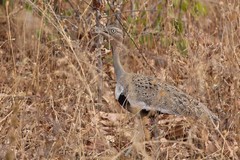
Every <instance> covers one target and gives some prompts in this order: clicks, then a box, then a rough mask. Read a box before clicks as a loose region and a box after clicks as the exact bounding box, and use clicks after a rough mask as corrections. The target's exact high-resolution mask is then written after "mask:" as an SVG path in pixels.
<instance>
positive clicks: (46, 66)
mask: <svg viewBox="0 0 240 160" xmlns="http://www.w3.org/2000/svg"><path fill="white" fill-rule="evenodd" d="M27 2H28V4H29V5H28V6H31V8H32V9H30V10H29V9H26V8H28V7H26V5H25V4H24V3H23V2H15V3H14V5H13V6H11V5H7V6H3V5H1V6H0V66H1V67H0V73H1V76H0V135H1V136H0V159H8V160H11V159H143V158H144V156H145V157H146V155H144V154H142V153H140V152H138V150H134V149H133V147H132V143H131V142H132V140H133V133H134V129H133V128H134V127H133V126H134V124H133V122H134V121H133V119H134V116H135V115H132V114H130V113H127V112H126V111H124V110H122V109H121V107H119V105H118V103H116V102H115V100H114V94H113V91H114V89H113V88H114V82H115V81H114V79H115V77H114V73H113V68H112V65H111V55H109V54H104V57H103V62H104V65H103V70H102V71H103V86H104V87H103V95H102V97H103V104H98V103H97V96H98V93H97V88H98V86H97V85H98V84H99V83H98V76H97V75H98V68H97V67H96V63H97V59H98V55H96V54H95V53H96V52H95V51H94V50H95V48H94V38H95V37H94V35H92V34H91V32H90V30H91V27H92V26H94V14H93V13H92V10H91V8H90V7H89V6H88V5H86V4H85V3H83V2H81V3H79V2H78V1H77V0H76V1H72V3H73V4H74V6H75V8H77V7H78V10H79V13H81V14H79V15H80V16H79V17H78V16H76V15H74V14H73V10H71V9H72V8H71V6H70V5H69V3H67V2H56V4H54V5H53V4H51V5H50V4H45V3H41V2H39V3H38V4H33V3H31V2H30V1H27ZM77 2H78V3H77ZM156 3H157V2H156V0H151V1H148V2H147V4H148V5H143V4H144V3H143V1H142V0H140V1H138V5H139V6H138V7H139V9H141V10H144V9H148V7H151V5H152V4H156ZM205 3H206V4H207V6H208V7H207V9H208V13H207V15H205V16H199V17H195V18H194V17H193V16H192V15H190V12H187V13H186V14H184V15H183V19H184V25H185V32H184V34H182V35H181V36H179V35H177V34H176V28H174V27H173V25H172V20H173V19H174V14H176V15H177V13H175V12H171V11H172V10H173V8H172V2H171V1H170V2H168V4H166V6H165V8H164V9H162V10H161V13H157V12H146V13H145V15H144V16H143V17H145V18H146V19H145V20H146V22H139V21H138V22H136V23H129V22H128V16H129V14H130V13H129V12H124V11H125V10H129V8H130V5H129V3H126V5H124V9H123V18H125V21H124V25H125V27H126V30H127V31H129V33H131V36H132V37H133V39H134V40H135V41H136V42H137V44H138V45H139V46H140V47H139V48H140V51H141V52H142V53H143V55H144V56H145V57H146V59H147V60H148V63H149V64H146V63H145V61H144V60H143V57H142V56H141V55H140V54H139V51H138V50H136V48H135V47H134V46H133V45H132V43H131V42H130V41H129V38H127V36H126V41H125V44H127V46H128V48H129V50H128V51H129V53H126V54H125V55H122V57H123V62H124V64H126V65H125V68H128V69H129V70H131V71H134V72H144V73H145V74H152V73H151V72H150V69H149V65H150V66H151V67H152V68H154V69H153V71H154V72H155V74H156V76H157V77H158V78H159V79H161V80H163V81H166V82H168V83H170V84H173V85H175V86H177V87H179V88H181V89H182V90H184V91H185V92H187V93H189V94H191V95H192V96H194V97H196V98H199V99H200V100H201V101H202V102H203V103H205V104H207V105H208V107H209V108H210V109H211V110H212V111H213V112H214V113H216V114H217V115H218V116H219V118H220V119H221V122H220V125H219V128H218V129H214V128H212V127H208V125H206V124H204V123H202V122H200V121H197V122H196V121H195V120H192V119H191V118H188V117H175V116H167V115H160V116H158V117H157V124H156V125H155V126H151V125H148V126H147V127H148V128H149V130H151V129H152V130H156V129H157V132H158V136H157V137H155V138H152V140H151V141H146V142H144V144H145V146H146V152H145V154H147V155H148V156H147V157H148V159H151V158H152V159H238V158H239V157H240V148H239V146H240V137H239V135H240V128H239V126H240V98H239V97H240V43H239V42H240V37H239V36H240V19H239V17H240V9H239V8H240V3H239V1H238V0H235V1H234V0H230V1H228V0H223V1H211V2H205ZM52 6H55V7H56V6H58V7H57V8H55V11H53V8H52ZM67 11H68V12H67ZM176 12H177V11H176ZM59 13H64V14H63V15H62V17H59V16H58V15H59ZM141 13H142V12H137V13H136V15H137V16H139V15H140V14H141ZM68 14H70V16H68ZM157 14H160V15H161V17H162V18H161V20H162V22H161V24H164V26H161V27H160V29H157V28H156V27H154V24H153V22H154V18H156V17H157ZM64 16H66V17H64ZM146 23H147V24H152V25H153V27H151V26H150V25H149V26H148V28H147V29H145V26H144V24H146ZM144 35H150V36H151V37H150V38H149V39H147V40H145V41H144V40H143V38H142V37H144ZM182 39H184V40H186V41H187V45H186V49H187V51H188V52H187V54H186V52H185V51H179V48H178V44H179V43H180V42H182V41H181V40H182ZM103 52H105V51H104V50H103Z"/></svg>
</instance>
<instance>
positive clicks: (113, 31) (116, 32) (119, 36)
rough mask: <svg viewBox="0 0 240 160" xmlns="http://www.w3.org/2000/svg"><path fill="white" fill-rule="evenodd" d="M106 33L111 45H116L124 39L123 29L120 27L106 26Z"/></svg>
mask: <svg viewBox="0 0 240 160" xmlns="http://www.w3.org/2000/svg"><path fill="white" fill-rule="evenodd" d="M104 33H105V34H103V35H104V36H105V37H107V39H108V40H109V41H110V44H111V45H116V44H119V43H122V41H123V31H122V30H121V29H120V28H118V27H115V26H112V25H109V26H106V28H105V29H104Z"/></svg>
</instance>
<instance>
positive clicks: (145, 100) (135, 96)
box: [122, 74, 218, 121]
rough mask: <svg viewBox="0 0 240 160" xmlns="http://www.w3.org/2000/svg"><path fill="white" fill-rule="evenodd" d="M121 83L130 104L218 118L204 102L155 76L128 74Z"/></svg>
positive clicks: (194, 115)
mask: <svg viewBox="0 0 240 160" xmlns="http://www.w3.org/2000/svg"><path fill="white" fill-rule="evenodd" d="M122 83H123V84H125V87H124V88H125V95H126V97H127V99H128V101H129V103H130V104H131V106H138V107H141V108H142V109H146V110H155V111H160V112H161V113H167V114H174V115H183V116H193V117H197V118H201V119H203V118H210V119H213V120H214V121H216V120H218V118H217V116H215V115H214V114H213V113H212V112H211V111H210V110H209V109H208V108H207V107H206V106H205V105H204V104H202V103H200V102H199V101H198V100H196V99H194V98H193V97H191V96H189V95H187V94H185V93H184V92H182V91H181V90H179V89H178V88H176V87H174V86H171V85H168V84H166V83H161V82H159V80H158V79H156V78H153V77H148V76H143V75H139V74H129V75H127V76H125V77H124V79H122Z"/></svg>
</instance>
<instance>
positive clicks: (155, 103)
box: [103, 25, 218, 124]
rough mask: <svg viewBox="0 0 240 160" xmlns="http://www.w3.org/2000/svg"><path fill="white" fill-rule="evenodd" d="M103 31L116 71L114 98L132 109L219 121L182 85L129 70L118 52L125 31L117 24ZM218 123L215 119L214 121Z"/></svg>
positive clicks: (121, 45)
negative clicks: (183, 88) (175, 85)
mask: <svg viewBox="0 0 240 160" xmlns="http://www.w3.org/2000/svg"><path fill="white" fill-rule="evenodd" d="M103 35H105V36H107V38H108V40H109V41H110V45H111V49H112V54H113V66H114V71H115V74H116V81H117V83H116V88H115V98H116V100H118V102H119V103H120V104H121V105H122V106H123V107H124V108H127V109H128V110H130V111H131V112H135V111H140V110H147V111H157V112H161V113H166V114H173V115H183V116H191V117H194V118H197V119H204V120H206V119H208V120H210V121H211V122H214V123H215V122H217V121H218V117H217V116H216V115H214V114H213V113H212V112H211V111H210V110H209V109H208V108H207V107H206V106H205V105H204V104H203V103H201V102H199V101H198V100H196V99H194V98H193V97H192V96H190V95H188V94H186V93H184V92H183V91H181V90H180V89H178V88H176V87H174V86H172V85H169V84H167V83H162V82H160V81H159V80H158V79H156V78H154V77H151V76H144V75H141V74H135V73H128V72H126V71H125V70H124V68H123V66H122V64H121V62H120V58H119V54H121V52H122V51H123V48H124V46H123V44H122V41H123V32H122V30H121V29H119V28H117V27H115V26H111V25H110V26H107V27H106V28H105V30H104V33H103ZM215 124H216V123H215Z"/></svg>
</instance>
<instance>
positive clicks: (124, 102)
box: [118, 94, 162, 117]
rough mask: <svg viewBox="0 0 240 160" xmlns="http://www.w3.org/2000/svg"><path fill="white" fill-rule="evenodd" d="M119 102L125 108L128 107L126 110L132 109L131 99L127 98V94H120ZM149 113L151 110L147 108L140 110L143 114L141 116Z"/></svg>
mask: <svg viewBox="0 0 240 160" xmlns="http://www.w3.org/2000/svg"><path fill="white" fill-rule="evenodd" d="M118 102H119V103H120V105H121V106H122V107H123V108H124V109H126V110H128V111H130V109H129V108H130V107H131V106H130V103H129V101H128V100H127V98H126V96H125V95H124V94H120V96H119V98H118ZM156 113H157V114H162V113H161V112H159V111H156ZM148 114H149V110H146V109H142V110H141V111H140V115H141V117H143V116H147V115H148Z"/></svg>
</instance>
